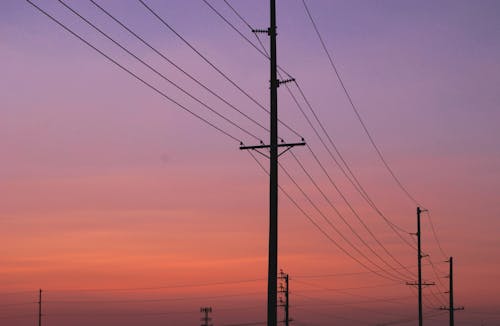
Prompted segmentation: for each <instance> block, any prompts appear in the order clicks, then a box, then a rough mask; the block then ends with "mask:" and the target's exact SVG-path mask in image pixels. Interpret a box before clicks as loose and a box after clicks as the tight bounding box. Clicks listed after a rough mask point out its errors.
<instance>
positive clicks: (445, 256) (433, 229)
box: [424, 209, 450, 259]
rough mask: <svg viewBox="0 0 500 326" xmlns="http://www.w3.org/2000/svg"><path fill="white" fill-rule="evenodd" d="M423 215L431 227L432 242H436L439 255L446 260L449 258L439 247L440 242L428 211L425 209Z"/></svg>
mask: <svg viewBox="0 0 500 326" xmlns="http://www.w3.org/2000/svg"><path fill="white" fill-rule="evenodd" d="M424 212H425V213H427V217H428V218H429V223H430V225H431V230H432V235H433V236H434V240H435V241H436V243H437V245H438V248H439V251H440V252H441V255H442V256H443V258H444V259H448V258H449V257H450V256H448V255H447V254H446V252H445V251H444V250H443V247H442V246H441V241H439V238H438V236H437V233H436V229H435V228H434V222H433V221H432V217H431V214H430V213H429V210H428V209H426V210H424Z"/></svg>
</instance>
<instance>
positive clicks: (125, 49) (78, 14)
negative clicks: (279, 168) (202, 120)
mask: <svg viewBox="0 0 500 326" xmlns="http://www.w3.org/2000/svg"><path fill="white" fill-rule="evenodd" d="M58 1H59V3H61V4H62V5H63V6H64V7H66V8H67V9H68V10H70V11H71V12H72V13H73V14H75V15H76V16H78V17H79V18H80V19H82V20H83V21H84V22H85V23H87V25H89V26H91V27H92V28H93V29H95V30H96V31H98V32H99V33H100V34H101V35H103V36H104V37H105V38H107V39H108V40H110V41H111V42H113V43H114V44H115V45H116V46H118V47H119V48H120V49H122V50H123V51H125V52H126V53H127V54H129V55H130V56H132V57H133V58H134V59H136V60H137V61H139V62H140V63H142V64H143V65H145V66H146V67H148V68H149V69H150V70H151V71H153V72H154V73H156V74H157V75H158V76H159V77H161V78H162V79H163V80H165V81H167V82H168V83H170V84H171V85H172V86H174V87H175V88H177V89H178V90H179V91H181V92H182V93H184V94H185V95H187V96H189V97H190V98H191V99H193V100H194V101H196V102H197V103H199V104H201V105H202V106H203V107H205V108H206V109H207V110H209V111H210V112H212V113H214V114H215V115H217V116H218V117H220V118H222V119H223V120H224V121H226V122H228V123H230V124H231V125H232V126H234V127H236V128H238V129H239V130H241V131H243V132H244V133H246V134H247V135H249V136H250V137H253V138H255V139H256V140H257V141H261V139H260V138H259V137H257V136H255V135H254V134H252V133H251V132H249V131H248V130H246V129H244V128H242V127H240V126H239V125H238V124H236V123H234V122H233V121H232V120H230V119H228V118H227V117H225V116H224V115H222V114H220V113H219V112H217V111H216V110H215V109H213V108H212V107H211V106H209V105H208V104H206V103H205V102H203V101H201V100H200V99H198V98H197V97H195V96H194V95H192V94H191V93H189V92H187V91H186V90H185V89H183V88H182V87H181V86H179V85H178V84H176V83H175V82H173V81H172V80H170V79H169V78H167V77H166V76H165V75H164V74H162V73H161V72H159V71H158V70H157V69H155V68H154V67H153V66H151V65H150V64H148V63H147V62H145V61H144V60H143V59H141V58H139V57H138V56H137V55H135V54H134V53H132V52H131V51H130V50H128V49H127V48H126V47H124V46H123V45H122V44H121V43H119V42H118V41H116V40H115V39H113V38H112V37H111V36H109V35H108V34H106V33H105V32H104V31H103V30H101V29H100V28H99V27H97V26H96V25H95V24H93V23H92V22H91V21H89V20H88V19H86V18H85V17H83V16H82V15H81V14H80V13H78V12H77V11H76V10H74V9H73V8H72V7H70V6H69V5H68V4H66V3H65V2H64V1H63V0H58Z"/></svg>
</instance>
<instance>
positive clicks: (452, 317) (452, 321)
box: [440, 257, 465, 326]
mask: <svg viewBox="0 0 500 326" xmlns="http://www.w3.org/2000/svg"><path fill="white" fill-rule="evenodd" d="M447 262H448V263H450V275H449V276H448V278H449V279H450V290H449V291H448V293H449V295H450V306H449V307H441V308H440V309H441V310H449V311H450V326H454V325H455V310H464V309H465V308H464V307H455V306H454V305H453V257H450V260H447Z"/></svg>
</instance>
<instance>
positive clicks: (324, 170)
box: [291, 145, 412, 277]
mask: <svg viewBox="0 0 500 326" xmlns="http://www.w3.org/2000/svg"><path fill="white" fill-rule="evenodd" d="M307 147H308V149H309V150H310V151H311V153H312V154H313V156H314V158H315V159H316V161H317V163H318V164H319V165H320V166H321V168H322V170H323V172H324V173H325V174H326V175H327V177H328V179H329V180H330V182H331V183H332V185H333V186H334V188H335V189H336V190H337V192H338V193H339V194H340V195H341V197H342V199H343V200H344V201H345V203H346V204H347V205H348V206H349V208H350V209H351V211H352V212H353V213H354V215H355V216H356V217H357V219H358V221H359V222H360V223H361V224H362V225H363V226H364V227H365V229H366V230H367V231H368V233H369V234H370V235H371V236H372V237H373V238H374V239H375V241H376V242H377V243H378V244H379V245H380V246H381V247H382V248H383V250H384V251H385V252H386V253H387V254H388V255H389V256H390V257H391V258H392V259H393V260H394V261H395V262H396V263H398V264H399V265H400V266H401V267H403V269H406V270H407V271H408V272H409V273H410V274H412V272H411V271H410V270H409V269H407V268H406V267H405V266H404V265H403V264H402V263H401V262H400V261H399V260H397V259H396V258H395V257H394V255H392V254H391V253H390V252H389V250H387V248H386V247H385V246H384V245H383V244H382V243H381V242H380V240H379V239H378V238H377V237H376V236H375V234H374V233H373V232H372V231H371V230H370V228H369V227H368V226H367V225H366V223H364V221H363V220H362V219H361V217H360V216H359V214H358V213H357V212H356V211H355V210H354V207H353V206H352V205H351V204H350V203H349V202H348V201H347V198H346V197H345V196H344V195H343V194H342V192H341V191H340V189H339V188H338V187H337V186H336V185H335V183H334V182H333V180H332V178H331V177H330V175H329V174H328V172H327V171H326V169H325V168H324V167H323V166H322V164H321V163H320V161H319V159H318V157H317V156H316V155H315V154H314V152H312V149H311V147H310V146H309V145H307ZM291 155H292V157H293V158H294V159H295V161H296V162H297V164H298V165H299V166H300V167H301V168H302V170H303V171H304V173H305V174H306V175H307V177H308V178H309V180H311V182H312V183H313V184H314V186H315V187H316V189H317V190H318V191H319V192H320V193H321V195H322V196H323V198H324V199H325V200H326V201H327V203H328V204H329V205H330V206H331V207H332V208H333V210H334V211H335V212H336V213H337V215H338V216H339V217H340V218H341V219H342V221H343V222H344V223H345V224H346V225H347V226H348V227H349V229H350V230H351V232H353V233H354V234H355V235H356V237H357V238H358V239H359V240H360V241H361V242H362V243H363V244H364V245H365V246H366V247H367V248H368V249H369V250H370V251H371V252H372V253H373V254H374V255H375V256H377V258H379V259H380V260H381V261H383V262H384V264H385V265H387V266H389V267H390V268H391V269H392V270H394V271H396V272H397V273H398V274H400V275H402V276H403V277H406V275H404V274H402V273H401V272H399V271H398V270H396V269H395V268H394V267H393V266H392V265H390V264H389V263H388V262H387V261H386V260H385V259H383V258H382V257H381V256H380V255H379V254H378V253H377V252H376V251H375V250H374V249H373V248H372V247H371V246H369V245H368V243H366V241H365V240H364V239H363V238H362V237H361V236H360V235H359V234H358V233H357V232H356V230H354V228H353V227H352V226H351V225H350V224H349V223H348V222H347V221H346V219H345V218H344V217H343V215H342V214H341V213H340V212H339V211H338V210H337V208H336V207H335V206H334V205H333V203H332V202H331V201H330V199H329V198H328V197H327V196H326V195H325V193H324V192H323V191H322V190H321V188H320V187H319V186H318V184H317V183H316V182H315V181H314V179H313V178H312V176H311V174H310V173H309V172H308V171H307V170H306V169H305V167H304V165H303V164H302V163H301V162H300V160H299V159H298V158H297V156H296V155H295V154H294V153H291Z"/></svg>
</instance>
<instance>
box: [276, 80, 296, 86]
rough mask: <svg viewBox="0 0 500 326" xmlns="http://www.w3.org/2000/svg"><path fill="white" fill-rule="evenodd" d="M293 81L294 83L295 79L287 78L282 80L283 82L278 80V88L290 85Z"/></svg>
mask: <svg viewBox="0 0 500 326" xmlns="http://www.w3.org/2000/svg"><path fill="white" fill-rule="evenodd" d="M294 81H295V78H288V79H283V80H279V79H278V87H280V85H281V84H286V83H292V82H294Z"/></svg>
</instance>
